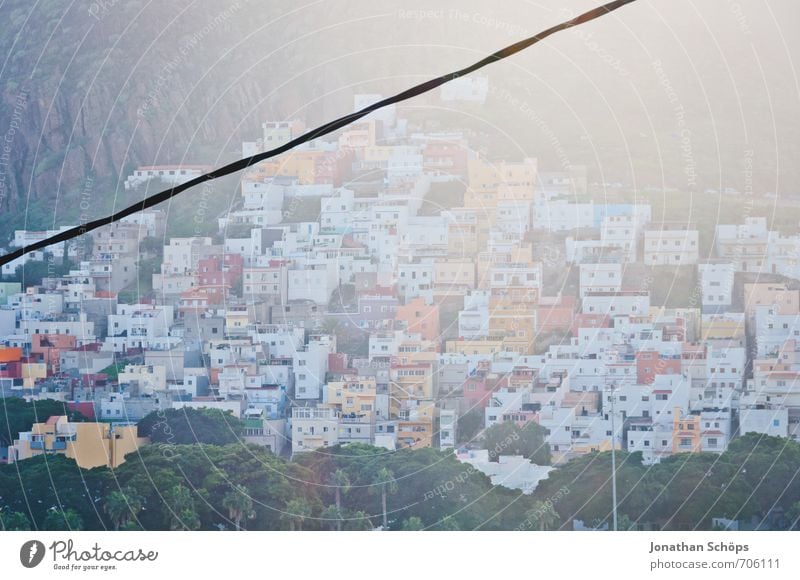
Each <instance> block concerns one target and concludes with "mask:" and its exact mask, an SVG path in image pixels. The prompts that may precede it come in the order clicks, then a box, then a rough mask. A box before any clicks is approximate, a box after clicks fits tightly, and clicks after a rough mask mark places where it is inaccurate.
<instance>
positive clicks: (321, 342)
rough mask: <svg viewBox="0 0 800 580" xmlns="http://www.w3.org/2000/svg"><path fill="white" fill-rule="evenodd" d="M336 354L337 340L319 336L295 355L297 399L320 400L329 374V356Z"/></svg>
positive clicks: (294, 367)
mask: <svg viewBox="0 0 800 580" xmlns="http://www.w3.org/2000/svg"><path fill="white" fill-rule="evenodd" d="M334 353H336V338H335V337H333V336H328V335H319V336H312V337H311V338H310V339H309V341H308V344H307V345H306V346H305V348H303V349H301V350H298V351H296V352H295V353H294V354H293V356H292V367H293V369H294V393H295V398H296V399H301V400H309V399H314V400H319V399H320V397H321V395H322V386H323V385H324V384H325V374H326V373H327V372H328V356H329V355H331V354H334Z"/></svg>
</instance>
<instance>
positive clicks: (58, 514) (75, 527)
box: [42, 507, 83, 532]
mask: <svg viewBox="0 0 800 580" xmlns="http://www.w3.org/2000/svg"><path fill="white" fill-rule="evenodd" d="M42 529H45V530H48V531H56V530H58V531H62V530H63V531H70V532H75V531H80V530H82V529H83V519H81V516H80V515H78V512H76V511H75V510H74V509H72V508H67V509H65V510H64V509H58V508H57V507H52V508H50V509H49V510H48V514H47V517H46V518H45V519H44V524H43V525H42Z"/></svg>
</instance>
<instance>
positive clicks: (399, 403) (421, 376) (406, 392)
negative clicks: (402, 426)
mask: <svg viewBox="0 0 800 580" xmlns="http://www.w3.org/2000/svg"><path fill="white" fill-rule="evenodd" d="M432 398H433V365H431V364H430V363H428V362H414V363H407V364H400V363H397V362H394V361H393V362H392V366H391V368H390V369H389V412H390V414H391V416H392V417H398V416H399V415H400V412H401V410H402V409H403V408H405V406H406V405H407V404H408V403H409V402H410V401H421V400H427V399H432Z"/></svg>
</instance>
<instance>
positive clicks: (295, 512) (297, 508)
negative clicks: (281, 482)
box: [281, 498, 311, 532]
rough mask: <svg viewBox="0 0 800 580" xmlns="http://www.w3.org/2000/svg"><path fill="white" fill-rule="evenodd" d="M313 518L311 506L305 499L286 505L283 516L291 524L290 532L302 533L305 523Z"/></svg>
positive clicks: (291, 501) (296, 499) (292, 501)
mask: <svg viewBox="0 0 800 580" xmlns="http://www.w3.org/2000/svg"><path fill="white" fill-rule="evenodd" d="M309 516H311V506H309V505H308V502H307V501H306V500H304V499H303V498H295V499H293V500H290V501H289V503H287V504H286V512H285V513H284V514H283V515H282V516H281V517H282V518H283V519H284V520H286V521H287V522H288V523H289V530H291V531H298V532H300V531H302V530H303V522H304V521H306V518H308V517H309Z"/></svg>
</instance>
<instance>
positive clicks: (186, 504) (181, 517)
mask: <svg viewBox="0 0 800 580" xmlns="http://www.w3.org/2000/svg"><path fill="white" fill-rule="evenodd" d="M164 500H165V502H166V505H167V509H168V510H169V511H168V513H167V519H168V522H169V529H170V530H197V529H199V528H200V517H199V515H198V513H197V509H196V508H195V503H194V498H193V497H192V492H191V491H189V489H188V488H187V487H185V486H183V485H180V484H179V485H176V486H174V487H172V488H171V489H169V490H168V491H167V493H166V494H165V496H164Z"/></svg>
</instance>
